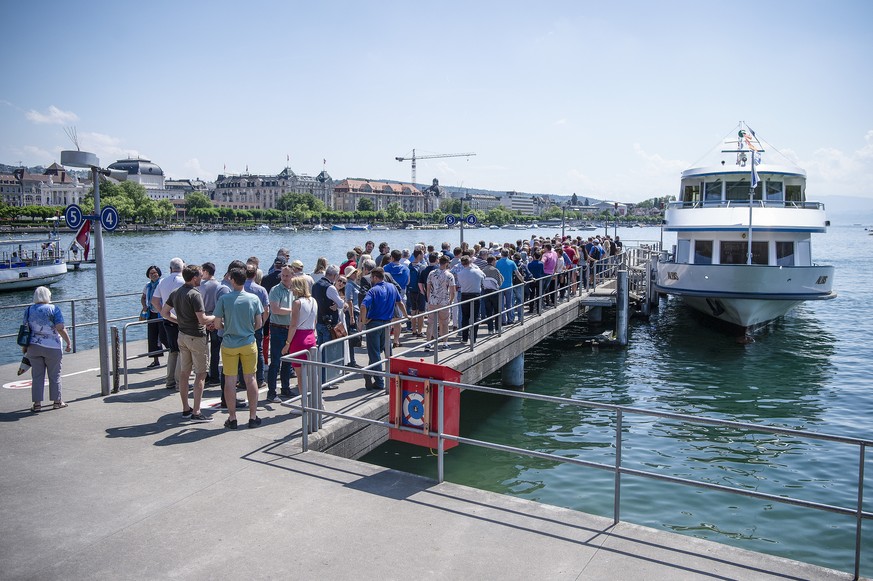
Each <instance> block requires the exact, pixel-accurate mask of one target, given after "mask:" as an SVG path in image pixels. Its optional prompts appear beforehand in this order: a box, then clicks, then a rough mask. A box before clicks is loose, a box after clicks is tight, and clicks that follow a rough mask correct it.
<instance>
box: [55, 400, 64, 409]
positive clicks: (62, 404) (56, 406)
mask: <svg viewBox="0 0 873 581" xmlns="http://www.w3.org/2000/svg"><path fill="white" fill-rule="evenodd" d="M65 407H67V403H66V402H63V401H56V402H55V403H54V404H53V405H52V409H53V410H59V409H61V408H65Z"/></svg>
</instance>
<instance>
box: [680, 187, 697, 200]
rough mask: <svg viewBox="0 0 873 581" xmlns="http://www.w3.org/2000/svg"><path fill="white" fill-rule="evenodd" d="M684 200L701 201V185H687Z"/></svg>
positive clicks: (683, 195)
mask: <svg viewBox="0 0 873 581" xmlns="http://www.w3.org/2000/svg"><path fill="white" fill-rule="evenodd" d="M682 201H683V202H699V201H700V186H699V185H695V186H685V190H684V191H683V192H682Z"/></svg>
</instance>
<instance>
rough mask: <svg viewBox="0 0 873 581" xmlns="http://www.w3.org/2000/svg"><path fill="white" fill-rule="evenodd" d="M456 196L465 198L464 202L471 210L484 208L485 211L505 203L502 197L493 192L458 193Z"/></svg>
mask: <svg viewBox="0 0 873 581" xmlns="http://www.w3.org/2000/svg"><path fill="white" fill-rule="evenodd" d="M454 197H456V198H460V199H462V200H464V204H466V205H468V206H470V209H471V210H482V211H483V212H487V211H488V210H491V209H493V208H498V207H500V206H502V205H503V201H502V198H501V197H500V196H495V195H492V194H469V195H458V194H456V195H455V196H454Z"/></svg>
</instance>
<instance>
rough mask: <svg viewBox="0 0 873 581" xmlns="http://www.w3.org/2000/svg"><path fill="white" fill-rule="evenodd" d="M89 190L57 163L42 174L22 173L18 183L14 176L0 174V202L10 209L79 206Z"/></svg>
mask: <svg viewBox="0 0 873 581" xmlns="http://www.w3.org/2000/svg"><path fill="white" fill-rule="evenodd" d="M89 188H90V186H87V187H86V184H85V183H84V182H83V181H80V180H79V179H78V178H77V177H76V176H75V175H71V174H68V173H67V171H66V170H65V169H64V168H63V166H61V165H58V164H56V163H53V164H51V165H50V166H49V167H48V168H47V169H46V170H45V171H44V172H43V173H41V174H33V173H29V172H28V171H27V170H26V169H24V174H23V176H22V179H21V182H20V183H19V181H18V180H17V179H16V178H15V176H14V175H13V174H0V199H2V200H3V203H5V204H7V205H9V206H67V205H69V204H78V203H80V202H81V200H82V198H83V197H84V196H85V194H86V193H87V192H88V190H89Z"/></svg>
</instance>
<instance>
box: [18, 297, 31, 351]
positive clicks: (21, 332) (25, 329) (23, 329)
mask: <svg viewBox="0 0 873 581" xmlns="http://www.w3.org/2000/svg"><path fill="white" fill-rule="evenodd" d="M29 317H30V307H27V310H26V311H24V324H23V325H21V326H19V327H18V344H19V345H21V346H22V347H27V346H28V345H30V323H29V322H28V319H29Z"/></svg>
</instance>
